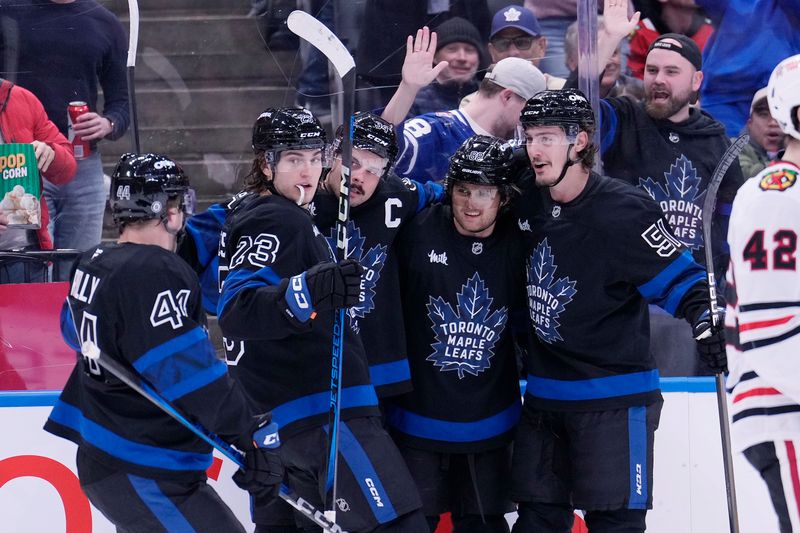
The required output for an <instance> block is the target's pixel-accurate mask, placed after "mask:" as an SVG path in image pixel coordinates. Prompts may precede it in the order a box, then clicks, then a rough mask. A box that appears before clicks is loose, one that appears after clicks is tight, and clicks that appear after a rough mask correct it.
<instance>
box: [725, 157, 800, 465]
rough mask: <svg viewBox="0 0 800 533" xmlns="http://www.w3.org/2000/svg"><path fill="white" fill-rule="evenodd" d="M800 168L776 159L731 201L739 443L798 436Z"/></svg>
mask: <svg viewBox="0 0 800 533" xmlns="http://www.w3.org/2000/svg"><path fill="white" fill-rule="evenodd" d="M798 177H800V168H798V167H797V166H796V165H794V164H792V163H789V162H786V161H778V162H775V163H773V164H771V165H769V166H767V168H765V169H764V170H763V171H762V172H761V173H759V174H758V175H757V176H755V177H753V178H751V179H749V180H748V181H747V182H745V184H744V185H743V186H742V188H741V189H739V192H738V193H737V194H736V199H735V200H734V202H733V211H732V213H731V224H730V228H729V229H728V243H729V245H730V251H731V264H730V268H729V269H728V273H727V276H728V286H727V289H728V309H727V313H726V317H725V321H726V326H727V329H726V338H727V340H728V343H729V346H728V367H729V369H730V374H729V376H728V382H727V385H728V389H729V392H730V396H729V398H730V402H731V409H730V415H731V419H732V436H733V442H734V444H735V446H736V448H737V449H738V450H743V449H745V448H748V447H749V446H752V445H754V444H758V443H760V442H766V441H772V440H793V439H800V379H798V378H799V377H800V376H798V372H800V275H798V271H797V236H798V234H800V184H798V183H797V182H798Z"/></svg>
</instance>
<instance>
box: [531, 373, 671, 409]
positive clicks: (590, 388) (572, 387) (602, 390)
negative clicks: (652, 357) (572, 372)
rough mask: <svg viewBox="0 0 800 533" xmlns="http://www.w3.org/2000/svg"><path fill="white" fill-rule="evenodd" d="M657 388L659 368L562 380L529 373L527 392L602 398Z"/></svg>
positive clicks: (538, 395)
mask: <svg viewBox="0 0 800 533" xmlns="http://www.w3.org/2000/svg"><path fill="white" fill-rule="evenodd" d="M654 390H658V370H655V369H654V370H646V371H644V372H634V373H630V374H621V375H617V376H608V377H604V378H593V379H579V380H560V379H550V378H540V377H538V376H533V375H530V374H529V375H528V385H527V386H526V387H525V394H530V395H531V396H534V397H536V398H543V399H547V400H568V401H579V400H599V399H603V398H614V397H617V396H628V395H630V394H642V393H647V392H652V391H654Z"/></svg>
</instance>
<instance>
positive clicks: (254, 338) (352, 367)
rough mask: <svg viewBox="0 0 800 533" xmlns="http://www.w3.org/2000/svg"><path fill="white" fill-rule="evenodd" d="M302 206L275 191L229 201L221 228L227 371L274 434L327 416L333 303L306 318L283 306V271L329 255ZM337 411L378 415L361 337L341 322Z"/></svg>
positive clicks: (221, 302)
mask: <svg viewBox="0 0 800 533" xmlns="http://www.w3.org/2000/svg"><path fill="white" fill-rule="evenodd" d="M333 260H334V259H333V252H332V251H331V248H330V246H329V245H328V242H327V241H326V240H325V237H324V236H323V235H322V234H321V233H320V232H319V230H318V229H317V227H316V226H315V225H314V223H313V222H312V220H311V215H310V214H309V213H308V211H306V210H305V209H303V208H301V207H298V206H297V205H295V204H294V202H292V201H291V200H288V199H286V198H284V197H282V196H277V195H267V196H259V197H258V198H257V199H255V200H254V201H252V202H249V203H246V204H244V205H242V206H241V208H240V207H239V206H237V205H233V206H232V208H231V210H230V213H229V215H228V219H227V221H226V224H225V229H224V230H223V232H222V234H221V235H220V280H221V282H222V291H221V294H220V300H219V308H218V311H219V313H218V314H219V324H220V327H221V328H222V333H223V335H224V343H225V352H226V356H227V358H228V364H229V365H231V374H232V375H233V376H234V378H236V379H237V380H238V381H239V382H240V383H241V384H242V385H243V386H244V388H245V391H246V392H247V394H248V395H249V396H250V398H252V399H253V400H254V401H255V402H256V405H257V406H258V407H259V408H261V409H263V410H270V411H272V416H273V420H274V421H275V422H277V423H278V425H279V427H280V428H281V429H280V430H281V435H285V436H291V435H293V434H295V433H297V432H298V431H301V430H303V429H307V428H309V427H312V426H319V425H322V424H324V423H326V422H327V419H328V407H329V404H330V385H331V353H332V346H333V322H334V313H335V311H320V312H318V313H316V317H315V318H309V319H308V320H305V321H300V320H298V319H295V318H292V317H291V316H290V315H289V314H287V313H286V312H285V308H286V306H285V304H284V301H285V300H284V299H285V298H286V292H287V287H288V286H289V278H290V277H292V276H295V275H298V274H301V273H303V272H305V271H306V270H308V269H309V268H311V267H313V266H314V265H316V264H318V263H321V262H329V261H333ZM343 339H344V341H343V342H344V348H343V355H342V365H343V367H342V375H343V377H342V396H341V398H342V419H343V420H347V419H349V418H351V417H353V416H370V415H374V416H378V415H379V411H378V408H377V404H378V399H377V396H376V394H375V389H374V388H373V386H372V384H371V383H370V379H369V368H368V367H367V359H366V356H365V355H364V348H363V346H362V344H361V339H360V338H359V337H358V335H357V334H356V333H355V332H354V331H353V330H352V329H350V328H345V331H344V335H343Z"/></svg>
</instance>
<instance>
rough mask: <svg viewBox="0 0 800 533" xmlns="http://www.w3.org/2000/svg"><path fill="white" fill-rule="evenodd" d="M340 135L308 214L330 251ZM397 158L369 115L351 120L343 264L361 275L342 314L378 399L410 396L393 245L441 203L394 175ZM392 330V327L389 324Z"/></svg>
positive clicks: (435, 188)
mask: <svg viewBox="0 0 800 533" xmlns="http://www.w3.org/2000/svg"><path fill="white" fill-rule="evenodd" d="M342 134H343V129H342V128H341V127H340V128H339V130H338V131H337V135H336V139H335V140H334V142H333V146H332V147H331V151H332V153H333V157H334V160H333V162H332V163H333V164H332V168H331V171H330V173H329V174H328V176H327V178H326V179H325V181H324V183H323V189H322V190H321V191H319V192H318V193H317V195H316V196H315V197H314V202H313V204H312V205H311V207H310V210H311V212H312V213H313V215H314V220H315V222H316V223H317V226H318V227H319V228H320V230H321V231H322V232H323V233H324V234H325V235H327V236H328V242H330V243H331V246H334V245H335V242H336V234H335V227H334V226H335V223H336V217H337V214H338V212H339V194H338V192H339V183H340V180H341V168H342V164H341V160H340V158H339V155H340V154H339V152H340V143H341V139H342ZM396 156H397V147H396V144H395V133H394V128H393V127H392V125H391V124H389V123H388V122H386V121H385V120H383V119H382V118H380V117H377V116H375V115H373V114H371V113H358V114H356V115H355V117H354V119H353V166H352V172H351V175H350V221H349V222H348V224H347V237H348V247H347V250H348V257H352V258H353V259H355V260H357V261H358V262H359V263H361V266H362V267H363V268H364V274H363V275H362V281H361V284H362V286H361V293H360V295H359V300H358V303H357V304H356V305H354V306H352V307H350V308H349V309H348V310H347V312H348V316H349V322H350V326H351V327H352V328H353V330H355V331H357V332H358V333H359V335H360V336H361V340H362V341H363V343H364V348H365V350H366V352H367V360H368V361H369V372H370V378H371V379H372V384H373V385H374V386H375V390H376V392H377V393H378V398H384V397H387V396H392V395H395V394H401V393H403V392H407V391H409V390H411V375H410V373H409V369H408V360H407V359H406V350H405V347H406V339H405V331H404V328H403V321H402V319H401V318H398V316H397V310H398V309H399V308H400V287H399V280H398V269H397V260H396V257H395V250H394V244H393V243H394V240H395V237H396V236H397V234H398V232H399V231H400V230H401V229H402V228H403V226H404V225H405V224H406V223H407V222H408V221H409V220H411V219H412V218H413V217H414V216H415V215H416V214H417V213H419V212H420V211H421V210H422V209H424V208H425V207H426V206H428V205H429V204H430V203H432V202H437V201H440V200H441V199H442V197H443V196H444V189H443V188H442V186H441V185H439V184H436V183H432V182H429V183H426V184H424V185H423V184H420V183H417V182H415V181H412V180H409V179H400V178H398V177H397V176H395V175H393V174H392V173H391V167H392V164H393V163H394V160H395V157H396ZM390 323H391V327H387V324H390Z"/></svg>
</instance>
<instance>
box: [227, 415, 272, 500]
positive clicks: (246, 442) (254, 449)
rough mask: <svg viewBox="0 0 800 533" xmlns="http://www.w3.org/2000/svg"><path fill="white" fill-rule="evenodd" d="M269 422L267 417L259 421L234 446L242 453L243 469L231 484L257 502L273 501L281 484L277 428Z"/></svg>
mask: <svg viewBox="0 0 800 533" xmlns="http://www.w3.org/2000/svg"><path fill="white" fill-rule="evenodd" d="M271 420H272V415H271V414H270V413H267V414H266V415H264V416H263V417H261V418H260V419H259V421H258V423H257V424H256V426H255V429H254V430H253V431H248V432H247V433H246V434H245V435H243V436H242V438H241V439H240V440H239V442H238V444H237V446H238V447H239V448H241V449H242V451H244V464H245V469H244V470H238V471H237V472H236V473H235V474H234V475H233V481H234V482H235V483H236V484H237V485H238V486H239V488H241V489H244V490H246V491H247V492H249V493H250V494H252V495H253V496H255V497H257V498H274V497H275V496H277V495H278V491H279V490H280V486H281V481H283V473H284V472H283V462H282V461H281V455H280V452H279V451H278V448H279V447H280V445H281V440H280V437H279V436H278V424H276V423H274V422H271Z"/></svg>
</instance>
